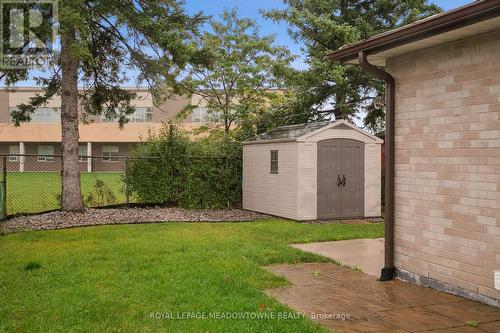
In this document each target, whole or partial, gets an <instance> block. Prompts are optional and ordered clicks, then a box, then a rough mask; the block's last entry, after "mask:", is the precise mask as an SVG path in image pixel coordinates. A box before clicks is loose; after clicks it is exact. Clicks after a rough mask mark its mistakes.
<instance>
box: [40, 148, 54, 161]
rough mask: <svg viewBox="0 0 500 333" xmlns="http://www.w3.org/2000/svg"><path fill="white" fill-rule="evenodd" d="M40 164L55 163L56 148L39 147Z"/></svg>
mask: <svg viewBox="0 0 500 333" xmlns="http://www.w3.org/2000/svg"><path fill="white" fill-rule="evenodd" d="M36 160H37V161H38V162H52V161H54V146H38V156H37V157H36Z"/></svg>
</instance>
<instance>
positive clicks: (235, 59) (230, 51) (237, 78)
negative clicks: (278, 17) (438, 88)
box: [181, 9, 293, 134]
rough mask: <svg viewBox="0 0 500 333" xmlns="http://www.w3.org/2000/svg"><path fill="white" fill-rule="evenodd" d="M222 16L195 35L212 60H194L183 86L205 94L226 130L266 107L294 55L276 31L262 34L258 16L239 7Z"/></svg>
mask: <svg viewBox="0 0 500 333" xmlns="http://www.w3.org/2000/svg"><path fill="white" fill-rule="evenodd" d="M221 18H222V21H221V22H218V21H215V20H212V21H211V24H210V25H211V31H207V32H205V33H204V34H203V35H202V36H201V37H200V38H198V39H197V40H196V47H197V48H199V49H203V50H205V51H206V52H207V53H208V54H209V55H210V56H209V58H210V59H211V60H212V61H211V62H209V63H205V64H192V65H190V66H189V69H188V71H187V75H186V77H185V79H184V80H183V81H182V82H181V85H182V86H183V88H184V89H185V90H186V91H187V94H197V95H199V96H201V99H202V101H204V102H205V103H206V104H207V106H208V109H209V112H210V113H211V114H212V117H213V118H214V119H215V120H217V121H219V122H221V123H222V124H223V125H224V132H225V133H226V134H227V133H228V132H229V130H230V128H231V125H233V124H235V123H239V122H241V121H242V120H244V119H250V118H252V117H253V116H254V115H256V114H258V113H261V112H264V110H265V108H266V107H267V106H268V105H269V103H270V100H272V99H273V98H275V97H276V90H275V89H279V88H282V87H283V86H284V83H285V81H284V77H285V76H286V74H287V73H289V72H290V63H291V61H292V60H293V57H292V56H291V55H290V53H289V51H288V50H287V49H286V48H284V47H279V46H274V45H273V43H274V37H273V36H261V35H260V34H259V31H258V26H257V24H256V22H255V21H253V20H251V19H245V18H238V16H237V13H236V10H234V9H233V10H230V11H228V10H225V11H224V12H223V14H222V16H221ZM194 107H196V105H191V106H190V108H188V111H189V110H190V109H191V110H192V109H193V108H194Z"/></svg>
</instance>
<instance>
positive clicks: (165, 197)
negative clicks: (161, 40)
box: [0, 142, 242, 218]
mask: <svg viewBox="0 0 500 333" xmlns="http://www.w3.org/2000/svg"><path fill="white" fill-rule="evenodd" d="M190 145H191V146H190V147H189V148H188V149H186V150H185V151H178V152H177V154H173V151H172V150H168V149H167V150H164V151H165V152H166V153H165V154H163V155H162V156H154V155H151V154H147V155H142V156H141V155H138V154H137V153H140V152H141V150H138V151H137V153H136V154H133V155H130V156H111V157H110V156H80V161H79V164H80V171H81V173H80V182H81V192H82V199H83V201H84V204H85V206H87V207H105V206H113V205H120V204H125V205H126V204H129V203H142V204H168V205H179V206H181V207H184V208H191V209H224V208H232V207H239V206H240V205H241V181H242V179H241V173H242V159H241V150H238V149H233V148H234V147H231V149H229V150H227V149H226V150H224V149H219V148H220V146H218V145H217V143H215V144H214V143H213V142H211V143H210V146H214V147H215V149H214V150H210V149H209V150H207V146H206V145H203V144H200V143H191V144H190ZM223 148H224V147H223ZM225 148H227V147H225ZM142 152H144V151H142ZM193 154H195V155H196V156H193ZM21 161H22V162H23V166H22V167H21V166H20V163H21ZM0 162H1V163H2V182H1V189H0V200H1V202H0V214H1V215H0V218H5V217H6V216H10V215H15V214H30V213H42V212H46V211H52V210H57V209H60V200H61V156H60V155H34V154H23V155H20V154H17V155H16V154H9V155H0Z"/></svg>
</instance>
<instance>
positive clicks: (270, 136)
mask: <svg viewBox="0 0 500 333" xmlns="http://www.w3.org/2000/svg"><path fill="white" fill-rule="evenodd" d="M330 124H332V122H327V121H324V122H316V123H306V124H297V125H289V126H280V127H276V128H274V129H272V130H270V131H267V132H265V133H262V134H259V135H257V136H254V137H253V138H251V139H248V140H246V141H245V142H248V143H250V142H257V141H295V139H297V138H298V137H301V136H303V135H305V134H307V133H311V132H314V131H316V130H318V129H320V128H322V127H325V126H328V125H330Z"/></svg>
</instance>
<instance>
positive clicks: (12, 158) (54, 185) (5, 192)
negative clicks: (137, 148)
mask: <svg viewBox="0 0 500 333" xmlns="http://www.w3.org/2000/svg"><path fill="white" fill-rule="evenodd" d="M134 159H140V157H129V156H116V155H109V156H80V158H79V162H78V163H79V167H80V172H81V173H80V182H81V193H82V199H83V202H84V204H85V206H87V207H100V206H112V205H119V204H127V203H133V202H137V199H136V198H135V197H134V195H131V194H130V192H129V188H128V180H127V170H128V165H129V163H131V160H134ZM145 159H151V157H148V158H146V157H145ZM61 169H62V160H61V156H60V155H29V154H25V155H12V154H10V155H0V170H1V171H2V172H1V173H2V175H1V186H0V214H1V216H2V217H5V216H8V215H13V214H20V213H40V212H46V211H50V210H56V209H59V208H60V207H61Z"/></svg>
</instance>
